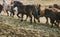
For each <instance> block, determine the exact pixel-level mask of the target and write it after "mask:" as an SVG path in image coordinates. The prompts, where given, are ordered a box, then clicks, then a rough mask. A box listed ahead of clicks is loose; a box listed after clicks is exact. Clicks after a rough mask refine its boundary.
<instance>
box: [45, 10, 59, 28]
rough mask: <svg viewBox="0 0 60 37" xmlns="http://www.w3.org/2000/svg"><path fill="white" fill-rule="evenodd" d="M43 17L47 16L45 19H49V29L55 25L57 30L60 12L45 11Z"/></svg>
mask: <svg viewBox="0 0 60 37" xmlns="http://www.w3.org/2000/svg"><path fill="white" fill-rule="evenodd" d="M45 15H48V16H47V17H49V18H50V23H51V24H52V26H51V27H53V24H55V25H56V26H57V27H58V28H59V22H60V12H53V11H52V10H49V9H45Z"/></svg>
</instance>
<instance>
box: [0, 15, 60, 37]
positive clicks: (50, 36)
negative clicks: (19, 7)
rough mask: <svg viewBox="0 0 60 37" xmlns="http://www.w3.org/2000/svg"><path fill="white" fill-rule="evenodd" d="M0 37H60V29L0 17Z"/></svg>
mask: <svg viewBox="0 0 60 37" xmlns="http://www.w3.org/2000/svg"><path fill="white" fill-rule="evenodd" d="M0 37H60V29H58V28H56V27H53V28H50V25H48V24H43V23H38V24H35V23H32V24H30V23H29V22H25V21H23V22H21V21H20V20H18V19H15V18H13V17H8V16H2V15H0Z"/></svg>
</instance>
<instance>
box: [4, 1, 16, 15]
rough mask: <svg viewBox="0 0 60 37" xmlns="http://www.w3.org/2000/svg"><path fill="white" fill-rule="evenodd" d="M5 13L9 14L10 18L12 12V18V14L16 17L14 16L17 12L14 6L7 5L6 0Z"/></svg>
mask: <svg viewBox="0 0 60 37" xmlns="http://www.w3.org/2000/svg"><path fill="white" fill-rule="evenodd" d="M3 11H4V12H5V13H7V16H9V13H8V11H9V12H10V16H11V14H13V16H14V15H15V14H14V12H15V10H14V9H13V6H11V5H9V4H7V3H6V2H5V0H3Z"/></svg>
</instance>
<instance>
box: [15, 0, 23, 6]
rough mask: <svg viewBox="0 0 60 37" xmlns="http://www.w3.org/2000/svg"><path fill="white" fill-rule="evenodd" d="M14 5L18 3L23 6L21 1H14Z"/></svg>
mask: <svg viewBox="0 0 60 37" xmlns="http://www.w3.org/2000/svg"><path fill="white" fill-rule="evenodd" d="M14 3H18V4H19V5H23V3H22V2H20V1H14Z"/></svg>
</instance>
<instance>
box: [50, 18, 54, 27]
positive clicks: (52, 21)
mask: <svg viewBox="0 0 60 37" xmlns="http://www.w3.org/2000/svg"><path fill="white" fill-rule="evenodd" d="M50 23H51V24H52V26H51V28H52V27H53V24H54V20H52V19H50Z"/></svg>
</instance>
